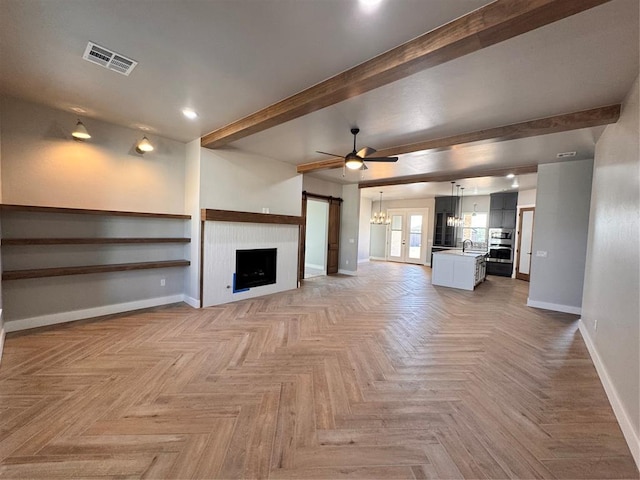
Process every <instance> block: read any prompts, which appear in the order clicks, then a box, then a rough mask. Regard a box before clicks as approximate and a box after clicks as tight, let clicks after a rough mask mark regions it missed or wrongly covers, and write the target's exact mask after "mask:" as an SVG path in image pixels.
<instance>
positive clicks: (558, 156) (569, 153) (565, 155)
mask: <svg viewBox="0 0 640 480" xmlns="http://www.w3.org/2000/svg"><path fill="white" fill-rule="evenodd" d="M575 156H576V152H563V153H559V154H557V155H556V157H557V158H567V157H575Z"/></svg>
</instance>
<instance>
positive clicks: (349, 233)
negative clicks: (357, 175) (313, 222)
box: [339, 185, 360, 274]
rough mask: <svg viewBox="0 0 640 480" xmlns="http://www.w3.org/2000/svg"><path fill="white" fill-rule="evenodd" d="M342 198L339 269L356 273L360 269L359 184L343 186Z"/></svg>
mask: <svg viewBox="0 0 640 480" xmlns="http://www.w3.org/2000/svg"><path fill="white" fill-rule="evenodd" d="M342 199H343V202H342V207H341V211H340V263H339V271H340V272H342V273H346V274H355V272H356V270H357V269H358V230H359V228H360V190H359V189H358V185H345V186H344V187H342Z"/></svg>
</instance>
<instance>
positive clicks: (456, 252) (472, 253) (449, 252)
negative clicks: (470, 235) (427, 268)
mask: <svg viewBox="0 0 640 480" xmlns="http://www.w3.org/2000/svg"><path fill="white" fill-rule="evenodd" d="M433 254H434V255H458V256H460V257H473V258H478V257H483V256H485V255H486V254H487V252H478V251H474V250H468V251H466V252H463V251H462V250H453V249H452V250H443V251H442V252H433Z"/></svg>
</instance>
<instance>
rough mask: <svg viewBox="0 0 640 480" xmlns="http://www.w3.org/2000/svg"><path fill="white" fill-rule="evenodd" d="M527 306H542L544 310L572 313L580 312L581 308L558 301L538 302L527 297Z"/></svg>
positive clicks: (578, 313) (577, 313)
mask: <svg viewBox="0 0 640 480" xmlns="http://www.w3.org/2000/svg"><path fill="white" fill-rule="evenodd" d="M527 306H528V307H534V308H542V309H544V310H553V311H554V312H563V313H573V314H574V315H580V314H582V308H580V307H572V306H571V305H562V304H560V303H548V302H539V301H537V300H531V299H530V298H527Z"/></svg>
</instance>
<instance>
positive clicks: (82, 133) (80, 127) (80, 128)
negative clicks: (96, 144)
mask: <svg viewBox="0 0 640 480" xmlns="http://www.w3.org/2000/svg"><path fill="white" fill-rule="evenodd" d="M71 136H72V137H73V138H74V139H76V140H79V141H81V142H82V141H84V140H88V139H90V138H91V135H89V132H88V131H87V127H85V126H84V124H83V123H82V122H81V121H80V120H78V123H76V128H75V129H74V130H73V132H71Z"/></svg>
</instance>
